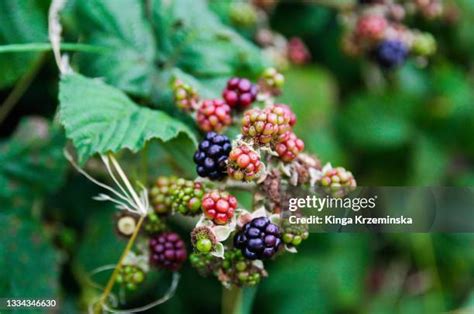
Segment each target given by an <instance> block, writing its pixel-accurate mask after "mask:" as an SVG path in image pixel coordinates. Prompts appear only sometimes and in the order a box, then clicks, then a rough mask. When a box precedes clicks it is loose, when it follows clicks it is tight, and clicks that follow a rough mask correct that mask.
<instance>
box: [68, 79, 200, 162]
mask: <svg viewBox="0 0 474 314" xmlns="http://www.w3.org/2000/svg"><path fill="white" fill-rule="evenodd" d="M59 88H60V91H59V100H60V118H61V123H62V124H63V125H64V127H65V129H66V135H67V137H68V138H70V139H71V140H72V141H73V143H74V146H75V147H76V149H77V152H78V156H79V161H80V162H84V161H85V160H87V159H88V158H89V157H91V156H92V155H94V154H96V153H100V154H104V153H107V152H117V151H119V150H121V149H124V148H128V149H130V150H131V151H133V152H137V151H138V150H140V149H141V148H143V146H144V145H145V143H146V142H147V141H148V140H151V139H159V140H161V141H163V142H167V141H169V140H172V139H174V138H176V137H177V136H178V135H179V134H180V133H183V134H184V135H186V136H188V137H189V138H190V139H191V140H192V141H193V142H194V144H195V143H196V140H195V137H194V134H193V133H192V132H191V130H190V129H189V128H188V127H187V126H186V125H185V124H183V123H182V122H180V121H178V120H176V119H173V118H172V117H170V116H168V115H167V114H166V113H164V112H162V111H157V110H151V109H149V108H145V107H139V106H138V105H136V104H135V103H133V102H132V101H131V100H130V99H129V98H128V97H127V96H126V95H125V94H124V93H122V92H121V91H120V90H118V89H115V88H113V87H111V86H109V85H107V84H105V83H103V82H101V81H99V80H93V79H90V78H86V77H84V76H81V75H79V74H69V75H64V76H63V77H62V78H61V82H60V87H59Z"/></svg>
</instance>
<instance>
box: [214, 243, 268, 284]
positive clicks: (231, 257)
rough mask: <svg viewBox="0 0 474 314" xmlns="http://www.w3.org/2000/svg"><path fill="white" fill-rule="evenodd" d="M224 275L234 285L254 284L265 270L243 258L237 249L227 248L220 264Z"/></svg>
mask: <svg viewBox="0 0 474 314" xmlns="http://www.w3.org/2000/svg"><path fill="white" fill-rule="evenodd" d="M221 270H222V272H223V273H224V274H225V277H226V278H227V279H228V280H229V283H232V284H234V285H236V286H239V287H241V286H255V285H257V284H258V283H259V282H260V281H261V279H262V277H264V276H265V274H266V273H265V270H263V269H260V268H258V267H256V266H255V265H254V264H253V263H252V262H251V261H249V260H247V259H245V258H244V257H243V256H242V253H241V252H240V250H238V249H231V250H227V251H226V252H225V253H224V260H223V261H222V266H221Z"/></svg>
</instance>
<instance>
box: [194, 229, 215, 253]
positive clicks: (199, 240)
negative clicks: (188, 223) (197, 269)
mask: <svg viewBox="0 0 474 314" xmlns="http://www.w3.org/2000/svg"><path fill="white" fill-rule="evenodd" d="M191 243H192V244H193V246H194V248H196V250H197V251H199V252H200V253H209V252H211V251H212V250H213V249H214V247H215V245H216V243H217V239H216V236H215V235H214V233H213V232H212V231H211V229H209V228H208V227H197V228H194V229H193V231H192V232H191Z"/></svg>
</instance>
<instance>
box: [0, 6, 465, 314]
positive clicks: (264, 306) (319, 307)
mask: <svg viewBox="0 0 474 314" xmlns="http://www.w3.org/2000/svg"><path fill="white" fill-rule="evenodd" d="M210 2H211V4H210V5H209V6H208V5H207V4H205V3H204V2H203V1H191V0H181V1H170V3H172V5H171V6H170V7H169V6H168V5H167V3H168V1H158V0H156V1H135V0H117V1H115V0H103V1H99V0H97V1H93V0H86V1H79V0H75V1H68V5H67V6H66V8H65V9H64V12H63V15H62V23H63V26H64V39H63V41H64V42H66V43H77V42H80V43H84V44H88V45H96V46H99V47H104V46H105V47H107V48H112V52H110V51H109V52H107V53H106V54H101V53H99V52H97V51H84V49H82V50H81V49H80V48H78V47H77V46H73V47H72V48H71V49H70V53H71V57H72V58H71V59H72V64H73V66H74V67H75V69H76V70H77V71H78V72H80V73H83V74H84V75H87V76H89V77H102V78H104V80H105V81H106V82H107V83H108V84H110V85H112V86H114V87H116V88H118V89H121V90H123V91H124V92H126V93H128V94H129V95H130V96H131V98H132V99H133V100H134V101H135V102H137V103H139V104H143V105H145V106H150V107H153V108H158V109H160V110H164V111H166V112H168V113H169V114H171V115H172V116H174V117H176V118H179V119H183V120H184V121H187V122H188V123H189V124H190V125H192V122H190V121H189V120H186V119H187V118H186V117H184V115H182V114H180V113H179V112H176V110H175V109H174V108H173V107H172V106H171V105H170V91H169V86H168V80H169V78H170V77H171V75H172V73H180V75H183V77H186V78H187V79H189V80H191V81H193V82H195V83H196V84H198V85H199V87H200V90H205V92H204V93H205V94H206V95H210V96H211V95H218V94H219V93H220V90H221V89H222V87H223V86H224V85H223V84H224V83H225V80H226V79H227V78H228V77H229V76H231V75H237V74H238V75H244V76H249V77H251V78H253V79H254V78H255V77H256V76H258V74H260V72H261V70H262V69H263V68H264V67H265V66H266V65H267V64H269V61H268V60H265V59H264V58H263V57H262V56H261V55H260V50H259V49H258V48H257V46H256V45H254V43H252V36H253V35H252V34H253V31H252V29H251V28H250V29H249V28H245V27H244V28H242V27H239V26H238V25H233V24H232V22H231V21H230V20H229V7H231V5H232V1H227V0H221V1H210ZM315 2H317V1H315ZM325 2H327V1H325ZM49 3H50V1H47V0H2V1H0V102H1V103H2V105H1V107H0V136H1V142H0V187H1V189H0V226H1V228H0V230H2V233H1V240H0V296H1V297H54V298H57V299H58V300H60V302H61V305H62V310H61V312H64V313H81V312H83V311H84V310H85V305H86V304H87V302H88V301H90V298H91V297H93V296H94V295H95V294H96V293H97V291H96V290H94V289H93V288H92V287H91V286H90V285H89V284H88V282H87V278H88V272H90V271H91V270H93V269H94V268H96V267H99V266H101V265H105V264H110V263H114V262H116V261H117V259H118V256H119V255H120V252H121V250H122V249H123V247H124V245H125V242H124V241H123V240H121V239H119V238H118V237H117V236H116V235H115V232H114V226H113V219H112V216H113V213H114V211H115V210H114V209H113V208H112V206H111V205H110V204H104V203H98V202H95V201H93V200H92V199H91V197H92V196H94V195H96V194H97V193H98V192H99V189H97V188H96V187H95V186H93V185H92V184H91V183H89V182H87V181H86V180H85V179H84V178H82V177H81V176H79V175H78V174H77V173H76V172H75V171H73V170H72V169H70V167H69V166H68V164H67V162H66V161H65V159H64V157H63V153H62V151H63V148H64V147H65V145H66V143H67V141H66V139H65V136H64V131H63V130H62V128H61V127H60V126H59V125H58V124H57V123H55V122H54V119H55V117H56V112H57V107H58V100H57V99H58V98H57V95H58V72H57V68H56V65H55V63H54V59H53V57H52V53H51V52H50V50H49V48H48V45H47V43H48V36H47V10H48V7H49ZM446 5H449V6H450V7H451V8H455V9H456V14H457V15H456V19H455V20H450V21H446V20H440V21H430V22H427V21H424V20H416V19H414V20H410V23H411V24H410V25H413V26H416V27H418V28H420V29H422V30H425V31H430V32H432V33H433V34H434V36H435V37H436V39H437V41H438V46H439V51H438V53H437V54H436V55H435V56H434V57H433V58H431V59H430V60H429V63H428V64H427V65H426V66H420V65H419V64H418V63H417V62H416V61H415V60H411V61H409V62H408V63H407V64H406V65H405V66H403V67H402V68H401V69H399V70H397V71H394V72H390V73H383V75H382V76H380V77H377V79H376V80H375V81H374V78H373V77H371V76H373V67H372V66H371V65H370V64H369V63H368V62H367V61H365V60H358V59H352V58H350V57H348V56H346V55H344V54H343V52H342V51H341V49H340V39H341V33H342V29H341V26H340V23H339V20H338V15H337V11H336V10H334V9H333V8H327V7H326V6H321V5H317V4H313V3H310V1H308V2H305V1H281V2H280V3H278V4H277V5H276V7H274V9H273V10H272V11H271V12H270V14H269V15H268V18H269V21H268V22H269V25H270V26H271V28H272V29H273V30H275V31H277V32H279V33H281V34H283V35H284V36H285V37H287V38H290V37H293V36H297V37H300V38H302V39H303V41H304V42H305V44H306V45H307V46H308V48H309V50H310V52H311V55H312V59H311V62H309V63H308V64H305V65H299V66H297V65H291V66H290V67H289V68H288V69H286V71H285V72H284V74H285V76H286V85H285V90H284V93H283V96H282V97H281V98H280V99H281V100H282V101H283V102H285V103H288V104H291V105H292V107H293V108H294V110H295V112H296V114H297V116H298V124H297V125H296V130H295V131H296V133H297V134H298V135H299V136H300V137H302V138H303V139H304V140H305V143H306V149H307V151H310V152H313V153H316V154H317V155H318V156H319V157H320V158H321V159H322V161H323V162H327V161H330V162H331V163H332V164H333V165H338V166H339V165H340V166H344V167H346V168H348V169H350V170H351V171H352V172H353V173H354V175H355V177H356V179H357V182H358V184H359V185H360V186H371V185H378V186H386V185H397V186H410V185H416V186H437V185H450V186H451V185H452V186H473V185H474V167H473V165H474V140H473V134H474V101H473V100H474V97H473V96H474V88H473V86H474V85H473V83H474V63H473V61H474V59H473V58H472V55H473V54H474V36H473V34H472V29H474V2H473V1H470V0H459V1H446ZM453 6H454V7H453ZM178 22H181V23H184V25H185V26H186V27H189V28H195V29H197V32H196V34H197V35H196V34H194V35H195V37H191V38H192V40H194V41H192V40H191V39H190V37H186V36H187V35H189V34H188V33H186V31H188V30H187V29H185V30H184V31H182V30H180V29H179V27H178V26H177V25H178V24H179V23H178ZM221 31H223V32H227V33H226V34H227V35H225V36H229V37H224V39H222V36H224V35H222V33H220V32H221ZM213 32H214V33H213ZM229 33H230V34H231V35H229ZM219 36H221V37H219ZM190 40H191V41H192V42H191V43H189V42H187V41H190ZM31 43H33V44H32V45H30V46H28V45H25V44H31ZM14 44H20V45H19V46H16V47H15V46H12V45H14ZM182 46H183V47H184V48H183V49H182V50H180V49H176V47H182ZM2 49H3V50H2ZM78 50H81V51H80V52H78ZM86 50H87V49H86ZM178 52H179V54H177V53H178ZM171 61H173V63H172V65H171V66H169V64H170V62H171ZM10 106H11V108H10ZM7 107H8V109H6V108H7ZM183 143H185V142H182V143H181V145H180V142H174V143H172V144H165V145H158V144H153V145H150V147H149V149H148V150H147V151H146V153H145V154H147V155H146V156H147V158H148V160H149V169H148V173H146V176H147V177H148V179H149V180H151V179H152V178H153V177H155V176H156V175H158V174H171V173H174V174H179V175H184V176H188V177H193V165H192V162H191V155H190V151H192V149H191V148H188V147H187V146H186V145H185V144H183ZM120 158H121V160H123V161H124V163H125V165H126V168H127V171H128V173H130V175H131V176H132V177H135V178H143V175H144V174H143V169H142V168H141V166H140V164H139V162H137V157H136V156H132V155H130V154H128V153H123V154H121V155H120ZM89 167H90V169H93V170H94V169H95V170H97V168H98V164H96V163H94V161H92V162H90V163H89ZM96 175H97V176H101V173H100V170H97V172H96ZM176 228H178V229H179V230H180V231H181V232H182V234H183V235H184V236H186V238H187V232H188V231H189V230H187V229H186V228H183V226H180V225H177V226H176ZM473 248H474V236H473V235H471V234H383V235H376V234H313V235H311V236H310V239H309V240H308V241H306V242H304V243H303V244H302V246H301V249H300V252H299V254H286V255H284V256H282V257H279V258H278V259H276V260H275V261H272V262H270V263H267V265H268V266H267V268H268V269H267V270H268V272H269V274H270V276H269V277H268V278H266V279H265V280H264V281H263V282H262V284H261V285H260V286H258V287H257V288H253V289H247V290H246V291H245V293H244V295H245V300H244V310H246V311H248V312H251V311H253V312H255V313H438V312H447V311H448V312H451V311H452V312H453V313H454V312H455V311H461V310H462V309H465V311H466V313H468V312H470V313H472V309H473V306H474V249H473ZM97 280H99V281H101V280H105V278H98V279H97ZM168 282H169V276H168V275H167V274H165V273H158V274H155V275H154V277H153V278H151V279H150V280H148V281H147V285H146V286H145V287H144V289H141V290H140V291H139V292H137V293H136V294H134V295H132V296H131V297H130V300H129V303H128V304H129V305H131V306H133V305H141V304H144V303H146V302H148V301H151V300H153V299H154V298H156V297H157V296H159V295H160V294H162V293H163V291H164V290H165V289H166V287H167V284H168ZM221 294H222V288H221V286H220V284H219V282H217V281H216V280H215V278H209V279H208V278H202V277H200V276H199V275H198V274H197V273H196V272H195V271H194V270H193V269H191V267H190V266H189V264H186V266H185V268H184V270H183V273H182V280H181V283H180V286H179V288H178V290H177V293H176V296H175V297H174V298H173V299H171V300H170V301H169V302H167V303H165V304H164V305H161V306H159V307H157V308H155V309H154V310H152V311H150V312H151V313H202V312H210V313H214V312H219V311H220V307H221ZM469 307H470V309H468V308H469Z"/></svg>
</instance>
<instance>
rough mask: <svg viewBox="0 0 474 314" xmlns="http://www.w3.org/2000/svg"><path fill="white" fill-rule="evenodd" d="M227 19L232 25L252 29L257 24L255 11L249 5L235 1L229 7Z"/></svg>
mask: <svg viewBox="0 0 474 314" xmlns="http://www.w3.org/2000/svg"><path fill="white" fill-rule="evenodd" d="M229 17H230V20H231V21H232V23H233V24H234V25H237V26H240V27H252V26H254V25H255V23H256V22H257V11H256V10H255V8H254V7H253V6H252V5H250V4H249V3H245V2H239V1H237V2H234V3H232V5H231V6H230V9H229Z"/></svg>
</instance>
